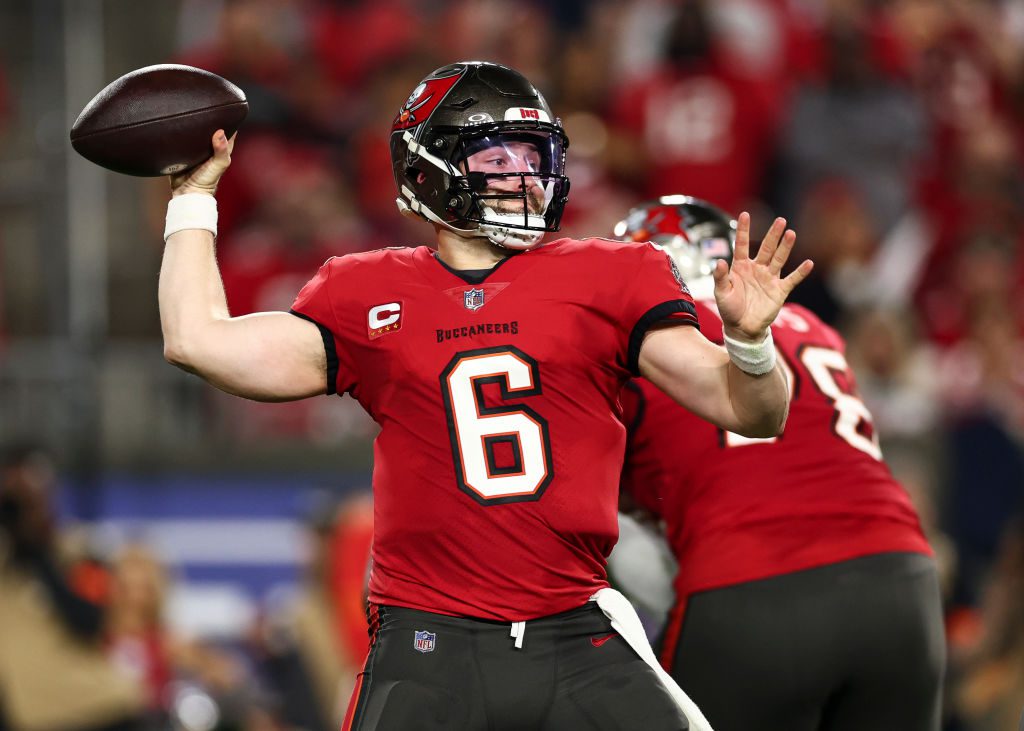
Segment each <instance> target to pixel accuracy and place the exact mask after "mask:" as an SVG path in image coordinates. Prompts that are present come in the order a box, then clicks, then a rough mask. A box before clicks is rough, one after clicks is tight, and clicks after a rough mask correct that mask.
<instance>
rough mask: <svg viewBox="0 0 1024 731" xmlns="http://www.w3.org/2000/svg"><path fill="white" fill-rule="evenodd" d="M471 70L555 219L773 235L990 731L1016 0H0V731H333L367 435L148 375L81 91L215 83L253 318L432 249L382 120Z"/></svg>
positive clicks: (146, 316)
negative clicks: (545, 171) (529, 127)
mask: <svg viewBox="0 0 1024 731" xmlns="http://www.w3.org/2000/svg"><path fill="white" fill-rule="evenodd" d="M470 58H474V59H486V60H492V61H498V62H502V63H506V64H509V65H511V66H513V67H515V68H517V69H518V70H520V71H521V72H523V73H524V74H526V76H528V77H529V78H530V79H531V80H532V81H534V83H535V84H536V85H537V86H538V87H539V88H540V89H541V90H542V91H543V93H544V94H545V95H546V97H547V99H548V101H549V103H550V104H551V105H552V107H553V108H554V109H555V111H556V113H557V114H559V115H560V116H561V118H562V120H563V123H564V125H565V127H566V129H567V132H568V135H569V137H570V139H571V141H572V144H571V148H570V151H569V170H568V175H569V177H570V178H571V180H572V195H571V199H570V202H569V205H568V208H567V211H566V216H565V219H564V225H563V232H564V233H565V234H566V235H568V236H586V235H605V236H607V235H609V234H610V231H611V228H612V225H613V224H614V222H615V221H616V220H617V219H618V218H619V217H620V216H621V215H622V214H623V213H624V212H625V210H626V209H627V208H628V207H629V206H630V205H632V204H634V203H636V202H638V201H640V200H643V199H646V198H650V197H652V196H657V195H663V194H672V193H688V194H690V195H695V196H699V197H702V198H705V199H707V200H709V201H711V202H713V203H715V204H717V205H719V206H721V207H723V208H726V209H728V210H730V211H732V212H734V213H735V212H738V211H740V210H749V211H751V213H752V215H753V220H754V225H755V229H756V228H758V226H762V227H763V226H764V225H765V224H767V223H768V222H770V221H771V219H772V216H773V215H783V216H786V217H787V218H788V219H789V221H790V225H791V226H793V227H794V228H795V229H796V230H797V231H798V233H799V240H798V243H797V253H798V256H797V257H794V258H797V259H798V260H799V259H802V258H804V257H811V258H813V259H814V260H815V262H816V267H815V270H814V273H813V275H812V277H811V279H810V280H809V281H807V282H806V283H805V284H803V285H802V286H801V287H800V288H799V289H798V290H797V291H796V293H795V294H794V297H793V298H792V299H794V300H795V301H797V302H800V303H801V304H804V305H806V306H808V307H810V308H811V309H812V310H813V311H815V312H816V313H817V314H818V315H819V316H821V317H822V318H823V319H824V320H825V321H826V322H828V323H830V324H833V325H834V326H836V327H837V328H839V329H840V331H841V332H842V333H843V334H844V335H845V336H846V337H847V338H848V342H849V360H850V362H851V364H852V365H853V366H854V369H855V371H856V373H857V377H858V379H859V382H860V387H861V391H862V395H863V397H864V400H865V401H866V403H867V404H868V406H869V407H870V408H871V410H872V412H873V414H874V417H875V422H876V426H877V428H878V430H879V432H880V435H881V439H882V444H883V449H884V452H885V455H886V458H887V460H888V462H889V463H890V465H891V467H892V469H893V471H894V473H895V474H896V476H897V477H898V478H900V479H901V480H902V481H903V483H904V484H905V485H906V487H907V489H908V491H910V493H911V494H912V496H913V497H914V500H915V502H916V504H917V506H918V509H919V511H920V512H921V515H922V519H923V521H924V523H925V524H926V529H927V531H928V533H929V535H930V537H931V539H932V541H933V545H934V546H935V549H936V552H937V553H938V555H939V560H940V565H941V569H942V575H943V578H944V582H945V596H946V604H947V629H948V635H949V641H950V671H949V679H948V690H947V694H946V695H947V698H946V705H947V729H948V730H949V731H1004V730H1007V731H1012V730H1013V729H1016V728H1017V719H1018V718H1019V716H1020V709H1021V706H1022V705H1024V517H1022V507H1024V501H1022V498H1024V454H1022V439H1024V340H1022V335H1024V286H1022V285H1024V255H1022V251H1024V249H1022V246H1024V238H1022V236H1024V195H1022V194H1024V167H1022V165H1021V162H1022V144H1024V0H714V2H711V1H710V0H707V1H703V2H702V1H700V0H614V2H612V1H600V0H593V1H590V2H588V1H587V0H560V1H559V2H557V3H548V2H540V1H539V0H537V1H531V0H516V1H515V2H511V1H505V0H450V1H446V2H442V1H441V0H415V1H414V0H373V1H372V2H371V1H369V0H366V1H363V0H349V1H344V0H334V1H330V0H220V1H217V0H150V1H149V2H145V3H141V2H133V1H131V0H63V1H62V0H31V1H29V0H3V1H2V2H0V453H2V454H3V455H4V461H3V471H2V472H0V528H3V529H5V530H6V532H7V534H8V536H9V538H8V540H7V541H6V544H5V545H6V547H0V558H3V557H4V553H5V552H6V556H7V558H9V559H10V561H14V562H21V563H22V564H23V565H25V566H29V567H31V570H32V572H34V576H35V579H36V581H35V583H34V584H33V586H34V587H36V588H35V589H32V587H30V586H28V585H27V584H24V582H21V583H19V582H20V578H19V577H21V576H22V574H18V575H14V574H10V573H9V572H8V574H5V573H4V571H3V569H2V568H0V730H2V731H71V730H72V729H107V728H110V729H112V728H115V727H117V728H128V727H129V726H130V725H131V726H132V727H136V726H134V724H136V722H137V721H138V720H139V719H142V721H143V722H144V723H145V725H147V726H148V727H150V728H153V729H158V728H181V729H189V731H211V730H212V729H215V728H239V729H242V728H244V729H253V730H254V731H255V730H256V729H289V728H304V729H310V730H313V729H316V731H321V729H324V730H326V729H332V728H336V726H337V723H338V721H339V719H340V715H339V714H340V713H343V710H344V704H345V703H346V702H347V697H348V689H349V688H350V687H351V683H352V681H353V677H352V676H353V673H354V670H353V668H354V667H355V666H357V665H358V664H360V663H361V661H362V654H363V653H364V652H365V642H366V640H365V631H364V630H363V629H362V628H361V626H360V624H361V622H362V621H363V620H362V610H361V593H362V581H363V579H364V572H365V556H366V550H367V546H368V542H369V530H370V525H371V521H372V515H371V512H370V509H369V506H368V503H367V500H366V492H367V490H368V484H369V469H370V467H371V454H370V443H371V441H372V439H373V437H374V435H375V425H374V424H373V423H372V422H371V421H370V420H369V419H368V418H367V417H366V416H365V415H364V414H363V413H362V411H361V409H360V408H359V407H358V405H357V404H355V402H354V401H352V400H351V399H349V398H337V397H330V398H328V397H325V398H320V399H313V400H309V401H306V402H301V403H295V404H287V405H263V404H255V403H249V402H245V401H242V400H239V399H233V398H231V397H227V396H225V395H223V394H220V393H218V392H216V391H214V390H213V389H211V388H209V387H207V386H205V385H203V384H202V383H200V382H199V381H198V379H196V378H194V377H191V376H189V375H187V374H185V373H183V372H181V371H178V370H176V369H175V368H173V367H171V366H169V365H167V364H166V363H165V362H164V360H163V357H162V348H161V340H160V331H159V321H158V314H157V303H156V277H157V272H158V267H159V258H160V254H161V231H162V226H163V214H164V208H165V203H166V199H167V197H168V186H167V182H166V181H165V180H148V179H137V178H129V177H125V176H118V175H114V174H111V173H108V172H106V171H104V170H102V169H100V168H98V167H95V166H92V165H91V164H89V163H87V162H86V161H85V160H84V159H82V158H79V157H78V156H77V155H75V154H74V153H73V151H72V150H71V147H70V145H69V143H68V130H69V129H70V126H71V124H72V122H73V121H74V119H75V118H76V117H77V115H78V113H79V111H81V109H82V107H83V106H84V105H85V103H86V102H88V101H89V99H91V98H92V96H93V95H94V94H96V93H97V92H98V91H99V90H100V89H101V88H103V87H104V86H105V85H106V84H108V83H109V82H110V81H112V80H113V79H115V78H116V77H118V76H120V75H122V74H124V73H126V72H128V71H130V70H132V69H135V68H138V67H141V66H147V65H150V64H155V63H166V62H178V63H186V64H191V65H195V66H200V67H202V68H205V69H209V70H211V71H214V72H216V73H218V74H221V75H223V76H225V77H227V78H228V79H230V80H231V81H233V82H234V83H236V84H237V85H239V86H240V87H242V89H243V90H244V91H245V92H246V94H247V95H248V98H249V101H250V114H249V118H248V119H247V121H246V122H245V124H244V126H243V127H242V130H241V133H240V135H239V141H238V146H237V148H236V152H235V158H234V163H233V165H232V168H231V171H230V172H229V174H228V175H227V176H226V177H225V179H224V181H223V182H222V185H221V190H220V192H219V194H218V198H219V202H220V212H221V213H220V216H221V218H220V230H221V234H220V238H219V244H218V248H219V257H220V263H221V268H222V273H223V276H224V281H225V285H226V288H227V295H228V300H229V303H230V306H231V310H232V313H233V314H243V313H246V312H252V311H258V310H268V309H286V308H287V307H288V306H289V304H290V303H291V301H292V298H293V297H294V295H295V293H296V292H297V291H298V289H299V288H300V287H301V285H302V284H303V283H304V282H305V281H306V280H307V279H308V278H309V277H310V276H311V275H312V274H313V273H314V272H315V270H316V268H317V267H318V266H319V264H320V263H322V262H323V260H325V259H326V258H327V257H329V256H331V255H338V254H344V253H347V252H353V251H361V250H366V249H372V248H377V247H380V246H387V245H397V244H403V245H406V244H408V245H417V244H422V243H428V242H430V241H431V239H432V236H431V230H430V229H429V227H427V226H426V225H423V224H417V223H415V222H410V221H409V220H408V219H403V218H401V217H400V216H398V215H397V211H396V209H395V205H394V196H395V193H394V183H393V181H392V177H391V170H390V160H389V154H388V147H387V144H388V140H387V132H388V130H389V126H390V122H391V120H392V118H393V117H394V115H395V113H396V112H397V110H398V109H399V107H400V106H401V104H402V103H403V102H404V101H405V99H406V97H407V96H408V94H409V92H410V91H411V90H412V89H413V87H414V86H416V84H417V83H418V82H419V80H420V79H421V78H422V77H423V76H425V75H426V74H427V73H428V72H429V71H431V70H432V69H434V68H436V67H438V66H441V65H443V64H445V63H449V62H451V61H453V60H457V59H470ZM755 234H756V235H757V237H758V238H760V232H758V231H755ZM39 586H43V587H44V588H45V590H46V591H45V594H46V597H45V599H46V602H45V606H48V607H50V610H48V611H46V612H42V611H39V610H38V608H39V607H40V606H43V604H40V602H43V601H44V597H41V596H40V595H39V592H38V587H39ZM53 607H56V609H55V610H53ZM72 667H74V668H78V670H79V672H77V673H76V672H72V671H71V670H69V668H72ZM58 676H59V677H61V678H62V681H61V682H56V681H55V678H56V677H58ZM76 678H77V679H76ZM61 694H64V695H63V696H62V695H61ZM62 697H64V698H67V699H69V700H67V701H58V700H56V699H58V698H62ZM58 706H59V707H58ZM62 709H63V710H62ZM339 709H340V710H339Z"/></svg>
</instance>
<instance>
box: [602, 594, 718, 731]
mask: <svg viewBox="0 0 1024 731" xmlns="http://www.w3.org/2000/svg"><path fill="white" fill-rule="evenodd" d="M590 601H592V602H597V606H598V607H600V609H601V611H602V612H604V616H606V617H608V619H610V620H611V622H612V629H614V630H615V631H616V632H618V633H619V635H620V636H621V637H622V639H624V640H625V641H626V642H627V643H628V644H629V646H630V647H632V648H633V650H634V651H635V652H636V654H637V655H639V656H640V659H642V660H643V661H644V662H645V663H647V664H648V665H650V666H651V668H652V669H653V670H654V672H655V673H656V674H657V675H658V680H660V681H661V684H662V685H664V686H665V690H667V691H668V692H669V695H671V696H672V700H674V701H675V702H676V705H678V706H679V708H680V710H681V711H682V712H683V713H684V714H685V715H686V720H687V721H689V722H690V731H714V729H712V728H711V724H710V723H708V720H707V719H706V718H704V714H703V713H701V712H700V709H699V708H698V707H697V704H696V703H694V702H693V701H692V700H690V697H689V696H688V695H686V693H684V692H683V689H682V688H680V687H679V685H678V684H677V683H676V681H675V680H673V679H672V676H671V675H669V674H668V673H666V672H665V669H664V668H663V667H661V663H659V662H658V658H657V657H655V656H654V650H652V649H651V643H650V642H648V641H647V633H646V632H644V626H643V625H642V624H640V618H639V617H638V616H636V610H635V609H633V605H632V604H630V603H629V600H628V599H626V597H624V596H622V594H620V593H619V592H617V591H615V589H611V588H605V589H601V590H600V591H599V592H597V593H596V594H594V596H592V597H590Z"/></svg>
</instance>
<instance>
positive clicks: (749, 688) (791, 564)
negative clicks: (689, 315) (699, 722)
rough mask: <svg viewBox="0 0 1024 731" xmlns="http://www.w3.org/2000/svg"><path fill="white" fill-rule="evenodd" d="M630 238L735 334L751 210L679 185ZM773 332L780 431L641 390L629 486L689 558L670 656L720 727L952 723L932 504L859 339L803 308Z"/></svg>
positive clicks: (651, 206)
mask: <svg viewBox="0 0 1024 731" xmlns="http://www.w3.org/2000/svg"><path fill="white" fill-rule="evenodd" d="M615 234H616V236H618V237H620V238H622V239H623V240H626V241H638V242H647V241H653V242H655V243H656V244H658V245H660V246H661V247H662V248H663V249H664V250H665V251H666V252H668V253H669V254H670V255H671V256H672V257H673V259H674V260H675V262H676V264H677V266H678V267H679V269H680V271H681V272H682V273H683V276H684V277H685V278H686V281H687V283H688V285H689V287H690V291H691V292H692V294H693V297H694V300H695V302H696V308H697V315H698V317H699V319H700V323H701V330H702V332H703V333H704V335H706V336H707V337H708V338H710V339H712V340H714V341H716V342H721V339H722V332H723V323H727V322H728V316H727V315H725V313H724V312H722V311H721V308H720V306H718V305H716V302H715V297H716V295H718V286H717V285H716V282H715V278H714V276H713V273H714V272H715V271H716V270H718V269H720V268H721V267H722V266H724V263H728V262H730V261H731V260H732V259H733V256H734V255H733V245H734V244H733V242H734V240H736V234H737V224H736V222H735V221H733V220H731V217H730V216H727V215H726V214H725V213H723V212H722V211H721V210H719V209H717V208H715V207H714V206H712V205H710V204H708V203H706V202H704V201H701V200H697V199H695V198H690V197H686V196H668V197H664V198H660V199H659V200H657V201H654V202H650V203H646V204H643V205H640V206H637V207H636V208H634V209H632V210H630V211H629V213H628V214H627V216H626V218H625V220H623V221H621V222H620V223H619V224H618V226H617V227H616V229H615ZM738 244H739V242H738V240H737V247H736V255H737V256H738V255H739V245H738ZM646 245H647V244H644V246H646ZM725 327H726V328H728V327H729V326H728V324H725ZM771 329H772V332H773V334H774V341H775V343H776V347H777V349H778V355H779V362H780V365H781V367H782V369H783V370H784V372H785V374H786V378H787V381H788V384H789V389H790V391H791V394H792V401H791V404H790V413H789V419H788V421H787V423H786V426H785V430H784V431H783V432H782V433H781V434H779V435H777V436H771V437H767V438H756V439H750V438H748V437H745V436H742V435H740V434H737V433H735V432H734V431H732V430H731V429H729V428H728V427H722V426H717V427H716V426H714V425H712V424H709V423H707V422H706V421H705V420H703V419H701V418H700V416H699V415H696V414H693V413H691V412H689V411H687V410H686V409H684V408H682V407H680V406H679V405H677V404H676V403H674V402H673V401H671V400H670V399H668V398H666V397H665V396H664V394H663V393H662V392H661V391H660V390H659V389H658V388H657V387H656V385H655V384H653V383H652V382H651V381H649V380H645V379H636V380H634V381H631V382H630V383H629V384H628V385H627V387H626V389H624V391H623V396H622V399H623V407H624V419H625V423H626V424H627V428H628V430H629V437H628V443H627V444H628V446H627V453H626V461H625V465H624V468H623V479H622V487H623V492H624V493H625V494H627V495H628V496H629V499H631V500H632V501H634V503H635V504H638V505H639V506H640V507H641V508H642V509H644V510H646V511H648V513H649V514H653V516H654V517H656V518H657V519H658V520H660V521H661V522H662V525H663V527H664V531H665V534H666V537H667V539H668V542H669V544H670V546H671V548H672V553H673V554H674V556H675V558H676V559H677V561H678V564H679V567H678V572H677V574H676V578H675V586H674V588H675V594H676V597H675V605H674V606H673V608H672V610H671V611H670V613H669V619H668V623H667V626H666V628H665V630H664V634H663V638H662V642H661V645H662V648H661V658H662V662H663V664H664V666H665V667H666V669H668V670H669V671H670V672H671V674H672V676H673V677H674V678H675V679H676V680H677V681H678V682H679V684H680V685H681V686H682V688H683V690H684V691H686V693H688V694H689V695H690V696H691V697H692V698H693V700H694V702H696V703H697V704H698V705H699V706H700V708H701V710H702V711H703V712H704V713H705V715H706V716H707V718H708V720H709V721H710V722H711V723H712V724H713V725H714V726H715V728H716V729H718V731H748V730H749V729H758V731H841V730H843V731H847V730H848V731H854V730H856V729H871V730H872V731H937V729H938V728H939V700H940V683H941V679H942V672H943V665H944V654H945V653H944V645H943V627H942V615H941V606H940V598H939V586H938V580H937V574H936V568H935V565H934V562H933V560H932V552H931V549H930V548H929V545H928V542H927V541H926V540H925V537H924V535H923V534H922V532H921V528H920V525H919V522H918V517H917V514H916V513H915V511H914V508H913V507H912V506H911V503H910V500H909V498H908V497H907V494H906V493H905V492H904V490H903V489H902V488H901V486H900V485H899V484H898V483H897V482H896V481H895V480H894V479H893V477H892V475H891V474H890V472H889V469H888V468H887V467H886V465H885V462H883V461H882V454H881V451H880V450H879V446H878V437H877V434H876V433H875V431H874V428H873V426H872V422H871V414H870V413H869V412H868V410H867V409H866V408H865V406H864V403H863V402H862V401H861V400H860V398H859V396H858V394H857V385H856V382H855V380H854V377H853V373H852V372H851V371H850V368H849V366H848V365H847V362H846V357H845V355H844V351H845V343H844V342H843V339H842V338H841V337H840V336H839V334H838V333H836V332H835V331H834V330H832V329H831V328H830V327H828V326H826V325H824V324H823V323H822V322H821V321H820V320H819V319H818V318H817V317H815V316H814V315H813V314H812V313H811V312H809V311H808V310H806V309H804V308H802V307H799V306H796V305H788V304H787V305H785V306H784V307H783V308H782V309H781V311H780V312H779V313H778V316H777V317H776V319H775V321H774V322H773V323H772V325H771Z"/></svg>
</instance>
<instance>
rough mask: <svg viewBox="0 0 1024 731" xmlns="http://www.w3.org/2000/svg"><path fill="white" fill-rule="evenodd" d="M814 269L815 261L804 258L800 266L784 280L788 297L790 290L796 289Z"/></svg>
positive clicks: (783, 285) (784, 289)
mask: <svg viewBox="0 0 1024 731" xmlns="http://www.w3.org/2000/svg"><path fill="white" fill-rule="evenodd" d="M812 269H814V262H813V261H811V260H810V259H804V260H803V261H802V262H800V266H798V267H797V268H796V269H794V270H793V271H791V272H790V273H789V276H787V277H785V278H784V279H783V280H782V288H783V291H785V293H786V296H787V297H788V296H789V293H790V292H792V291H793V290H794V289H796V286H797V285H798V284H800V282H802V281H804V280H805V279H807V275H808V274H810V273H811V270H812Z"/></svg>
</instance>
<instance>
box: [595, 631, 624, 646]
mask: <svg viewBox="0 0 1024 731" xmlns="http://www.w3.org/2000/svg"><path fill="white" fill-rule="evenodd" d="M618 636H619V633H618V632H612V633H611V634H610V635H605V636H604V637H591V638H590V644H592V645H593V646H594V647H600V646H601V645H603V644H604V643H605V642H607V641H608V640H610V639H611V638H612V637H618Z"/></svg>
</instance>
